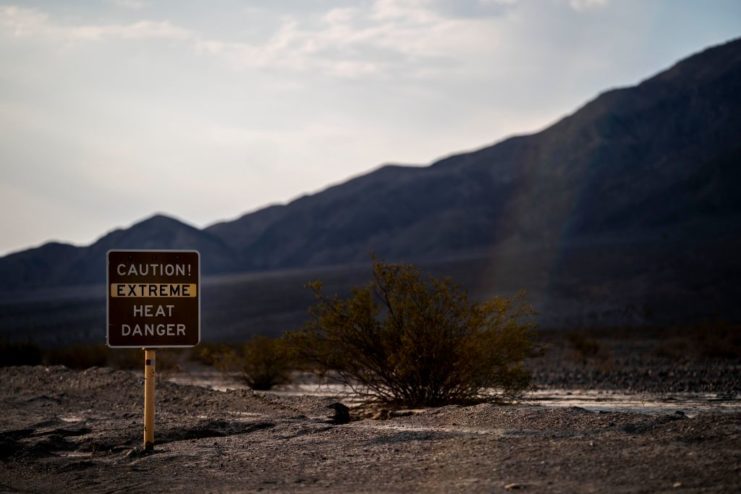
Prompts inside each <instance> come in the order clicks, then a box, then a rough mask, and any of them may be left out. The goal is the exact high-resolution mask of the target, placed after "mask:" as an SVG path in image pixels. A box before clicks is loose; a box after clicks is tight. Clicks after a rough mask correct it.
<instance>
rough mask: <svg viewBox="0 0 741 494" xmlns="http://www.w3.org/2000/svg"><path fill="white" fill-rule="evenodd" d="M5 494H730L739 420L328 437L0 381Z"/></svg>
mask: <svg viewBox="0 0 741 494" xmlns="http://www.w3.org/2000/svg"><path fill="white" fill-rule="evenodd" d="M0 382H2V386H1V387H0V406H1V407H2V411H3V414H2V416H0V492H111V493H112V492H162V491H164V492H173V491H175V492H253V491H288V492H298V491H301V492H337V493H339V492H410V491H413V492H508V491H514V490H519V491H525V492H741V420H740V419H741V414H739V413H738V412H725V413H718V412H713V411H710V412H707V413H699V414H697V415H694V416H687V415H684V414H682V413H681V412H679V413H677V412H676V411H674V412H671V413H663V414H644V413H624V412H604V411H602V412H592V411H588V410H585V409H583V408H576V407H566V408H553V407H545V406H538V405H508V406H501V405H494V404H479V405H473V406H448V407H442V408H435V409H425V410H417V411H410V412H406V413H403V414H401V416H395V417H391V418H390V419H388V420H372V419H364V420H358V421H353V422H351V423H349V424H345V425H332V424H330V423H327V417H328V416H329V415H330V413H331V410H329V409H327V405H329V404H330V403H332V402H333V401H334V399H333V398H332V397H327V396H325V397H317V396H281V395H274V394H268V395H264V394H254V393H252V392H251V391H249V390H236V391H230V392H219V391H212V390H208V389H204V388H201V387H196V386H190V385H182V384H175V383H171V382H166V381H165V380H164V379H163V380H161V381H160V382H159V383H158V389H157V430H156V440H157V447H156V448H155V452H154V453H152V454H142V453H141V451H139V450H138V449H137V447H138V446H139V445H140V441H141V428H142V418H141V409H142V387H143V386H142V379H141V376H140V374H139V373H132V372H127V371H113V370H110V369H90V370H88V371H82V372H80V371H71V370H68V369H66V368H64V367H51V368H45V367H12V368H5V369H0Z"/></svg>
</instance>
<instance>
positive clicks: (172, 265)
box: [107, 250, 201, 348]
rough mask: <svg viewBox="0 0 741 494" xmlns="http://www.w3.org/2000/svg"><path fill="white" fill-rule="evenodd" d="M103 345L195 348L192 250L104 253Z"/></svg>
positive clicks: (197, 276) (196, 276)
mask: <svg viewBox="0 0 741 494" xmlns="http://www.w3.org/2000/svg"><path fill="white" fill-rule="evenodd" d="M107 257H108V283H107V285H108V310H107V319H108V337H107V342H108V346H110V347H116V348H129V347H131V348H165V347H190V346H195V345H197V344H198V342H199V341H200V339H201V324H200V322H201V303H200V301H201V286H200V281H201V271H200V256H199V254H198V252H197V251H185V250H110V251H108V256H107Z"/></svg>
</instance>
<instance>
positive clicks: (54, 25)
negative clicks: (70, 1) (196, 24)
mask: <svg viewBox="0 0 741 494" xmlns="http://www.w3.org/2000/svg"><path fill="white" fill-rule="evenodd" d="M0 29H2V30H3V31H5V32H6V33H8V34H10V35H11V36H13V37H15V38H32V39H47V40H52V41H61V42H80V41H99V40H104V39H124V40H152V39H160V40H179V41H182V40H187V39H191V38H193V33H192V32H191V31H189V30H187V29H184V28H182V27H179V26H176V25H174V24H172V23H171V22H170V21H166V20H165V21H150V20H142V21H137V22H133V23H129V24H100V25H96V24H80V25H65V24H61V23H58V22H55V21H54V20H53V19H51V18H50V17H49V15H48V14H46V13H44V12H41V11H39V10H36V9H27V8H23V7H17V6H2V7H0Z"/></svg>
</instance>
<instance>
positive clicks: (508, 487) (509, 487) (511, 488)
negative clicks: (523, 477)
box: [504, 482, 525, 491]
mask: <svg viewBox="0 0 741 494" xmlns="http://www.w3.org/2000/svg"><path fill="white" fill-rule="evenodd" d="M524 487H525V485H524V484H518V483H517V482H512V483H511V484H507V485H505V486H504V489H505V490H507V491H514V490H518V489H523V488H524Z"/></svg>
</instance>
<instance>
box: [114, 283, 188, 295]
mask: <svg viewBox="0 0 741 494" xmlns="http://www.w3.org/2000/svg"><path fill="white" fill-rule="evenodd" d="M197 292H198V288H197V287H196V284H195V283H111V297H195V296H196V295H197Z"/></svg>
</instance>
